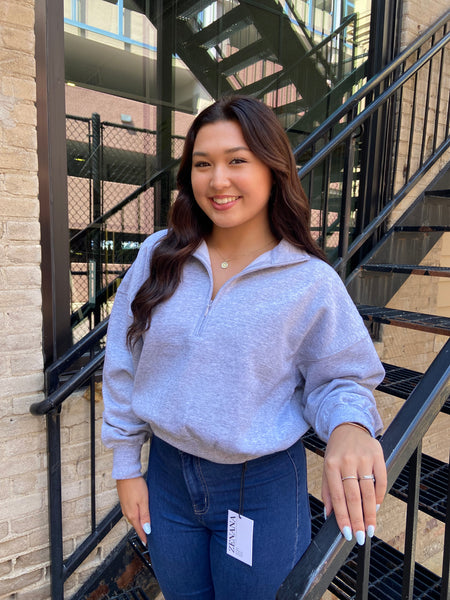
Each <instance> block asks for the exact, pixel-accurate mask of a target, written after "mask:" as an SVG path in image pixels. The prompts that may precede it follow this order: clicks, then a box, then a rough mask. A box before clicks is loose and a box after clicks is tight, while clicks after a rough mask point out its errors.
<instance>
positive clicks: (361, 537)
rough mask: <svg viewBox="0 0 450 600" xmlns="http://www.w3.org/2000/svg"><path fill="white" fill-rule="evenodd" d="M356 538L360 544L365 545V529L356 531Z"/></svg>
mask: <svg viewBox="0 0 450 600" xmlns="http://www.w3.org/2000/svg"><path fill="white" fill-rule="evenodd" d="M355 538H356V541H357V542H358V544H359V545H360V546H364V543H365V541H366V534H365V533H364V531H357V532H356V533H355Z"/></svg>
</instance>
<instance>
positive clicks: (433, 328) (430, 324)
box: [357, 304, 450, 335]
mask: <svg viewBox="0 0 450 600" xmlns="http://www.w3.org/2000/svg"><path fill="white" fill-rule="evenodd" d="M357 308H358V311H359V314H360V315H361V316H362V318H363V319H364V320H365V321H369V322H374V323H384V324H386V325H395V326H396V327H406V328H408V329H415V330H420V331H426V332H428V333H437V334H440V335H450V318H449V317H441V316H436V315H428V314H423V313H416V312H410V311H407V310H398V309H396V308H386V307H383V308H380V307H378V306H369V305H367V304H360V305H358V306H357Z"/></svg>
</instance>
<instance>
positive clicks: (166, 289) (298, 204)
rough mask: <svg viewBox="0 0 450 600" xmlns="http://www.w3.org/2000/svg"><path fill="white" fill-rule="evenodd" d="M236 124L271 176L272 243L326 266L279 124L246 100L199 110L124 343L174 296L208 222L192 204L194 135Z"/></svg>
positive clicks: (208, 230) (136, 335)
mask: <svg viewBox="0 0 450 600" xmlns="http://www.w3.org/2000/svg"><path fill="white" fill-rule="evenodd" d="M217 121H235V122H237V123H238V124H239V125H240V127H241V129H242V133H243V136H244V139H245V142H246V143H247V145H248V147H249V149H250V150H251V152H253V154H255V156H257V157H258V158H259V159H260V160H261V161H262V162H263V163H264V164H265V165H267V166H268V167H269V168H270V170H271V171H272V176H273V180H274V186H273V188H272V193H271V197H270V200H269V220H270V226H271V229H272V233H273V235H274V236H275V237H276V239H278V240H281V239H283V238H284V239H286V240H287V241H289V242H290V243H291V244H293V245H294V246H297V247H298V248H302V249H303V250H306V252H308V253H309V254H312V255H314V256H317V257H319V258H321V259H322V260H325V261H326V257H325V255H324V253H323V252H322V250H321V249H320V248H319V246H318V245H317V244H316V242H315V241H314V240H313V238H312V236H311V232H310V229H309V221H310V209H309V203H308V199H307V197H306V195H305V192H304V191H303V188H302V186H301V183H300V180H299V178H298V176H297V168H296V164H295V159H294V156H293V154H292V150H291V147H290V144H289V140H288V138H287V136H286V134H285V132H284V130H283V128H282V126H281V125H280V123H279V121H278V119H277V118H276V116H275V115H274V113H273V112H272V110H271V109H270V108H268V107H267V106H266V105H265V104H263V103H262V102H260V101H259V100H255V99H254V98H250V97H246V96H232V97H224V98H222V99H220V100H218V101H217V102H214V104H211V105H210V106H208V107H207V108H205V110H203V111H202V112H201V113H200V114H199V115H198V116H197V117H196V118H195V119H194V121H193V123H192V125H191V127H190V128H189V131H188V133H187V136H186V139H185V142H184V149H183V154H182V157H181V163H180V168H179V171H178V175H177V187H178V196H177V198H176V200H175V202H174V204H173V206H172V208H171V211H170V215H169V224H168V231H167V234H166V235H165V236H164V237H163V238H162V239H161V240H160V242H159V243H158V244H157V245H156V247H155V248H154V251H153V255H152V258H151V264H150V274H149V277H148V279H147V280H146V281H145V282H144V283H143V284H142V286H141V288H140V289H139V291H138V292H137V294H136V297H135V298H134V300H133V302H132V304H131V309H132V312H133V316H134V320H133V323H132V324H131V326H130V327H129V329H128V335H127V341H128V343H129V344H130V345H132V344H133V343H134V342H136V341H137V340H138V339H139V338H140V337H141V336H142V334H143V333H144V332H145V331H146V330H147V329H148V328H149V327H150V321H151V315H152V310H153V309H154V308H155V307H156V306H157V305H158V304H160V303H161V302H164V301H165V300H167V299H168V298H170V297H171V296H172V294H173V293H174V292H175V290H176V288H177V286H178V284H179V282H180V279H181V274H182V271H183V267H184V265H185V263H186V261H187V260H188V259H189V257H190V256H191V255H192V253H193V252H194V251H195V250H196V248H197V247H198V246H199V245H200V243H201V242H202V240H203V239H204V238H205V237H207V236H208V234H209V233H211V230H212V222H211V220H210V219H209V217H207V216H206V214H205V213H204V212H203V211H202V210H201V208H200V207H199V206H198V204H197V202H196V201H195V198H194V194H193V192H192V185H191V169H192V151H193V148H194V143H195V139H196V137H197V134H198V132H199V130H200V129H201V128H202V127H203V126H204V125H207V124H209V123H215V122H217Z"/></svg>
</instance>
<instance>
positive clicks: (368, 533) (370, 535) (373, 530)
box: [367, 525, 375, 538]
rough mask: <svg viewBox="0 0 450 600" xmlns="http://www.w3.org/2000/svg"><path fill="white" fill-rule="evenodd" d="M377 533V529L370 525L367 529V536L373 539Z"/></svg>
mask: <svg viewBox="0 0 450 600" xmlns="http://www.w3.org/2000/svg"><path fill="white" fill-rule="evenodd" d="M374 533H375V527H374V526H373V525H369V527H368V528H367V536H368V537H370V538H372V537H373V535H374Z"/></svg>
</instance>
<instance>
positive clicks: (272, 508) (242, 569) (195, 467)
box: [147, 437, 311, 600]
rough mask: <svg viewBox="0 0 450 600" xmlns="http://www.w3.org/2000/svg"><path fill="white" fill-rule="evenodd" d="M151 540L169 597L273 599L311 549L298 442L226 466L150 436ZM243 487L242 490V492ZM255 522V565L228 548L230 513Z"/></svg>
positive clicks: (152, 554) (154, 562)
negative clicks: (293, 569) (250, 564)
mask: <svg viewBox="0 0 450 600" xmlns="http://www.w3.org/2000/svg"><path fill="white" fill-rule="evenodd" d="M147 481H148V487H149V502H150V519H151V526H152V532H151V534H150V535H149V536H148V545H149V551H150V557H151V561H152V565H153V568H154V571H155V574H156V577H157V579H158V582H159V584H160V586H161V590H162V592H163V594H164V598H165V600H274V598H275V596H276V592H277V590H278V587H279V586H280V585H281V583H282V582H283V580H284V579H285V577H286V576H287V575H288V573H289V571H290V570H291V569H292V567H293V566H294V565H295V564H296V563H297V561H298V560H299V558H300V557H301V555H302V554H303V552H304V551H305V550H306V548H307V546H308V544H309V542H310V538H311V516H310V511H309V501H308V493H307V484H306V460H305V451H304V447H303V444H302V442H301V440H299V441H298V442H296V443H295V444H294V445H293V446H292V447H291V448H289V449H287V450H284V451H282V452H277V453H276V454H272V455H269V456H264V457H261V458H257V459H255V460H250V461H248V462H247V463H246V469H245V470H244V475H243V465H242V464H234V465H224V464H217V463H213V462H210V461H208V460H204V459H201V458H198V457H195V456H192V455H191V454H187V453H185V452H181V451H180V450H177V449H176V448H174V447H173V446H170V445H169V444H167V443H165V442H163V441H162V440H161V439H158V438H155V437H154V438H153V440H152V444H151V449H150V460H149V468H148V476H147ZM242 492H243V493H242ZM240 505H241V509H242V514H243V515H244V516H246V517H248V518H250V519H253V520H254V533H253V565H252V566H249V565H247V564H245V563H243V562H241V561H239V560H237V559H236V558H234V557H231V556H228V555H227V553H226V541H227V516H228V510H229V509H230V510H233V511H235V512H239V507H240Z"/></svg>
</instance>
